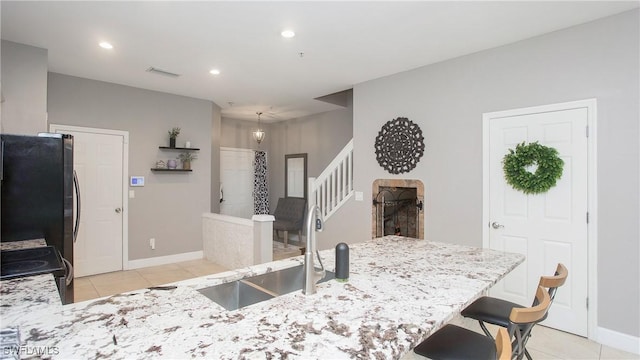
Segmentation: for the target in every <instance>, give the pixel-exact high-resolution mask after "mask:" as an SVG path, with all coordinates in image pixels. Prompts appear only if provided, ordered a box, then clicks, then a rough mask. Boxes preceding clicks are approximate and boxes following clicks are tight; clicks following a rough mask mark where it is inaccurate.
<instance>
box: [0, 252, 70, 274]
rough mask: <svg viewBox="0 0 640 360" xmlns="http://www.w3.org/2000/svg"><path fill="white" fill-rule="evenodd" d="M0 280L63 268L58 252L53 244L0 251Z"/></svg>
mask: <svg viewBox="0 0 640 360" xmlns="http://www.w3.org/2000/svg"><path fill="white" fill-rule="evenodd" d="M0 256H1V259H0V263H1V264H2V265H0V268H1V270H2V271H1V274H0V280H7V279H13V278H19V277H25V276H33V275H40V274H48V273H53V272H60V271H63V270H64V264H63V263H62V258H61V257H60V253H59V252H58V250H56V248H55V247H53V246H45V247H38V248H30V249H20V250H5V251H2V252H0Z"/></svg>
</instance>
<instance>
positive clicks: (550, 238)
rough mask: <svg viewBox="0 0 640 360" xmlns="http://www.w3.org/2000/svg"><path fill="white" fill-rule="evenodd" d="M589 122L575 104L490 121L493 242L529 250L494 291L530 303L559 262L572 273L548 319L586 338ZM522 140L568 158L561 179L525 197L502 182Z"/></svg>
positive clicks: (512, 249) (501, 247) (495, 246)
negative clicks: (509, 159) (505, 159)
mask: <svg viewBox="0 0 640 360" xmlns="http://www.w3.org/2000/svg"><path fill="white" fill-rule="evenodd" d="M485 119H487V115H485ZM587 120H588V110H587V108H571V109H563V110H556V111H544V112H532V113H524V114H522V113H520V114H517V115H513V116H509V115H506V116H505V115H504V114H502V115H500V116H497V117H493V118H491V117H489V125H488V126H489V164H488V171H489V197H488V199H489V203H490V204H489V224H487V225H488V226H489V247H490V248H492V249H498V250H502V251H509V252H517V253H521V254H524V255H526V261H525V263H524V264H523V265H520V266H519V267H518V268H516V270H515V271H513V272H512V273H510V274H509V275H508V276H507V277H506V278H505V279H504V280H503V281H501V282H500V283H498V284H497V285H496V286H495V287H494V288H492V290H491V295H492V296H496V297H500V298H504V299H507V300H510V301H513V302H517V303H519V304H522V305H527V306H528V305H530V304H531V302H532V300H533V298H534V295H535V289H536V285H537V283H538V280H539V278H540V276H541V275H545V274H547V275H552V274H553V271H554V270H555V268H556V265H557V263H559V262H561V263H563V264H565V265H566V266H567V268H568V269H569V277H568V279H567V282H566V284H565V285H564V286H563V287H562V288H560V289H558V292H557V296H556V299H555V302H554V304H553V306H552V307H551V310H550V314H549V317H548V319H547V320H546V321H545V322H544V324H545V325H547V326H550V327H553V328H557V329H560V330H563V331H567V332H571V333H574V334H578V335H582V336H587V329H588V316H587V315H588V313H587V294H588V251H587V250H588V240H589V239H588V227H587V211H588V171H587V164H588V138H587ZM523 141H526V142H534V141H538V142H539V143H540V144H542V145H545V146H550V147H553V148H555V149H557V150H558V152H559V154H560V157H561V158H562V160H564V167H563V174H562V177H561V178H560V179H559V181H558V183H557V184H556V186H555V187H553V188H551V189H550V190H549V191H548V192H547V193H544V194H536V195H526V194H524V193H522V192H520V191H517V190H515V189H513V188H512V187H511V186H510V185H508V184H507V183H506V181H505V180H504V171H503V168H502V165H503V164H502V159H503V157H504V155H506V154H507V153H508V151H509V149H515V147H516V145H517V144H519V143H522V142H523ZM485 166H486V165H485ZM485 171H487V169H486V168H485ZM494 222H495V225H494V224H493V223H494Z"/></svg>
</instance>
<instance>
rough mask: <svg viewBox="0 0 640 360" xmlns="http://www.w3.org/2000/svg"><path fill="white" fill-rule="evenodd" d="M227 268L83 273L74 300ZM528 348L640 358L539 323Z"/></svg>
mask: <svg viewBox="0 0 640 360" xmlns="http://www.w3.org/2000/svg"><path fill="white" fill-rule="evenodd" d="M296 245H300V244H295V243H294V244H289V246H288V247H287V248H284V246H283V244H282V243H278V242H274V254H273V258H274V260H279V259H284V258H287V257H291V256H297V255H300V248H299V247H298V246H296ZM226 270H227V269H225V268H224V267H222V266H220V265H217V264H214V263H212V262H209V261H207V260H205V259H202V260H193V261H185V262H180V263H175V264H168V265H161V266H153V267H148V268H141V269H136V270H128V271H117V272H112V273H107V274H100V275H93V276H86V277H81V278H77V279H75V301H76V302H78V301H84V300H89V299H95V298H99V297H103V296H109V295H114V294H119V293H122V292H127V291H132V290H137V289H142V288H146V287H149V286H157V285H162V284H166V283H170V282H174V281H180V280H186V279H190V278H194V277H199V276H204V275H209V274H215V273H219V272H223V271H226ZM453 323H454V324H457V325H460V326H464V327H466V328H468V329H472V330H474V331H477V332H478V333H482V331H481V330H480V326H478V323H477V322H476V321H474V320H469V319H464V318H462V317H458V318H456V319H455V320H454V321H453ZM489 330H490V331H491V332H492V333H496V332H497V328H496V327H491V326H489ZM527 348H528V349H529V352H530V353H531V355H532V357H533V358H534V359H535V360H565V359H567V360H569V359H575V360H605V359H606V360H609V359H610V360H620V359H625V360H629V359H633V360H640V356H639V355H634V354H630V353H627V352H624V351H620V350H617V349H613V348H610V347H608V346H604V345H600V344H598V343H596V342H593V341H590V340H588V339H585V338H583V337H580V336H575V335H571V334H568V333H565V332H562V331H558V330H554V329H551V328H547V327H544V326H536V327H535V328H534V329H533V333H532V336H531V339H530V340H529V342H528V344H527ZM423 359H426V358H424V357H422V356H419V355H417V354H415V353H414V352H413V351H412V352H410V353H408V354H407V355H405V356H404V357H403V360H423Z"/></svg>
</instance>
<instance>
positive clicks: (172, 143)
mask: <svg viewBox="0 0 640 360" xmlns="http://www.w3.org/2000/svg"><path fill="white" fill-rule="evenodd" d="M169 147H171V148H174V147H176V138H174V137H170V138H169Z"/></svg>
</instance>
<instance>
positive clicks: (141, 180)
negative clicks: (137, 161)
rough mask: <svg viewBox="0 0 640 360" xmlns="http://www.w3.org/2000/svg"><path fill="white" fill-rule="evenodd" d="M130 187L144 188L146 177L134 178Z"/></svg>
mask: <svg viewBox="0 0 640 360" xmlns="http://www.w3.org/2000/svg"><path fill="white" fill-rule="evenodd" d="M129 185H130V186H144V176H132V177H131V183H130V184H129Z"/></svg>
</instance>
